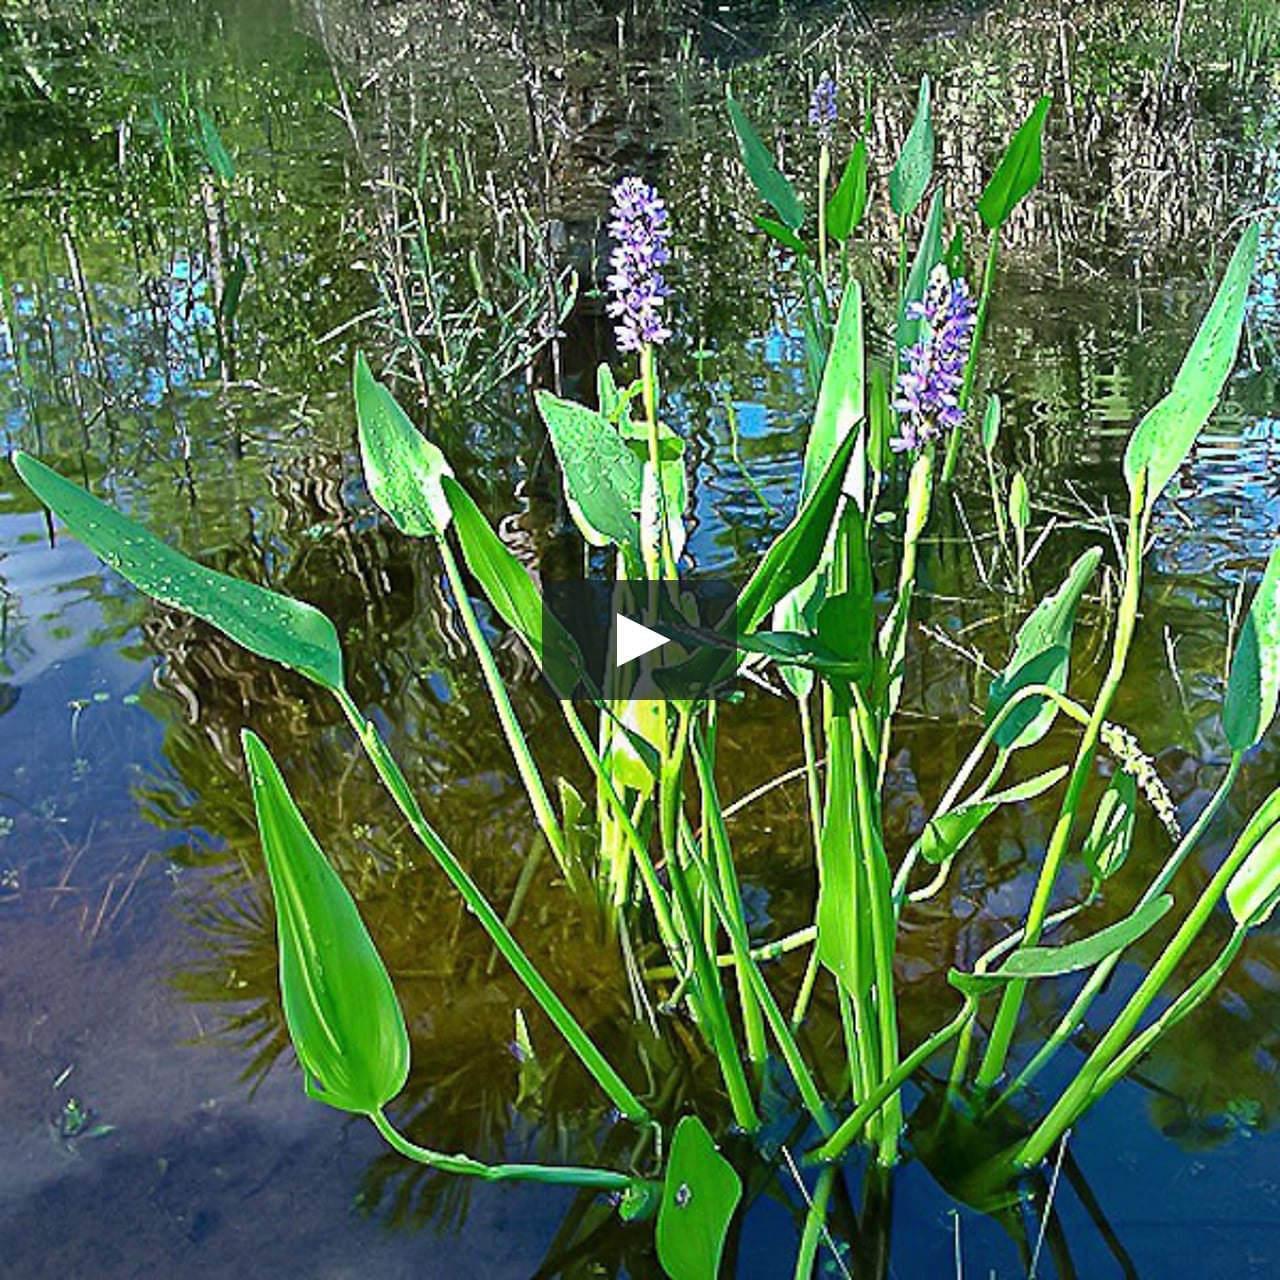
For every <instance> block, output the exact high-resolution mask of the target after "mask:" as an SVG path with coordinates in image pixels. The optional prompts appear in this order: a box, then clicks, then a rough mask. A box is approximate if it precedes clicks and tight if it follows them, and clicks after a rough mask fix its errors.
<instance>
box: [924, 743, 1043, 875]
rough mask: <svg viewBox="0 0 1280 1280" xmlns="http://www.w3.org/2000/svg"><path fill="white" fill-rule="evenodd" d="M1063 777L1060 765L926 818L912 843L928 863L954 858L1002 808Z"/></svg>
mask: <svg viewBox="0 0 1280 1280" xmlns="http://www.w3.org/2000/svg"><path fill="white" fill-rule="evenodd" d="M1066 775H1067V766H1066V765H1060V766H1058V768H1056V769H1050V770H1049V771H1048V772H1047V773H1041V774H1037V775H1036V776H1035V777H1034V778H1028V779H1027V781H1026V782H1021V783H1019V784H1018V785H1017V786H1016V787H1009V788H1007V789H1006V790H1004V791H997V792H996V793H995V794H994V795H989V796H987V797H986V798H985V799H984V800H974V801H972V802H971V803H969V804H962V805H958V806H957V807H956V808H954V809H951V810H949V811H948V812H946V813H940V814H939V815H938V816H937V817H936V818H932V819H930V821H929V822H928V823H927V824H926V826H925V829H924V830H923V831H922V832H921V833H920V839H919V840H918V841H917V842H916V843H917V844H918V845H919V846H920V853H921V855H922V856H923V857H924V858H925V859H926V860H927V861H929V862H946V861H947V860H948V859H949V858H954V857H955V856H956V854H957V853H959V852H960V850H961V849H963V848H964V846H965V845H966V844H967V843H968V842H969V839H970V837H971V836H973V834H974V833H975V832H976V831H977V830H978V828H979V827H980V826H981V825H982V824H983V823H984V822H985V821H986V820H987V819H988V818H989V817H990V816H991V815H992V814H993V813H994V812H995V811H996V810H997V809H998V808H999V807H1000V806H1001V805H1002V804H1021V803H1023V802H1025V801H1027V800H1034V799H1035V798H1036V796H1039V795H1043V794H1044V792H1046V791H1048V790H1049V788H1050V787H1054V786H1056V785H1057V784H1058V783H1059V782H1061V781H1062V779H1063V778H1065V777H1066Z"/></svg>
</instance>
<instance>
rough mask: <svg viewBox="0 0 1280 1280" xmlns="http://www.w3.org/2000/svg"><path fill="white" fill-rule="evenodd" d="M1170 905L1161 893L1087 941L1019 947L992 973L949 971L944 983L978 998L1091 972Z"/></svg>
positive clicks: (1148, 927) (1147, 928)
mask: <svg viewBox="0 0 1280 1280" xmlns="http://www.w3.org/2000/svg"><path fill="white" fill-rule="evenodd" d="M1172 906H1173V898H1172V897H1171V896H1170V895H1169V894H1167V893H1165V894H1161V895H1160V896H1159V897H1157V898H1153V899H1152V900H1151V901H1150V902H1148V903H1145V904H1143V905H1142V906H1139V907H1138V908H1136V909H1135V910H1134V912H1133V913H1132V915H1128V916H1125V918H1124V919H1123V920H1119V921H1117V922H1116V923H1115V924H1112V925H1108V926H1107V927H1106V928H1105V929H1099V930H1098V932H1097V933H1091V934H1090V935H1089V936H1088V937H1087V938H1078V939H1077V940H1076V941H1075V942H1065V943H1063V944H1062V946H1060V947H1023V948H1022V949H1021V950H1019V951H1015V952H1014V953H1013V954H1012V955H1011V956H1010V957H1009V958H1008V959H1007V960H1006V961H1005V962H1004V964H1002V965H1001V966H1000V968H999V969H998V970H997V971H996V972H995V973H963V972H961V971H960V970H958V969H952V970H951V972H950V973H949V974H947V981H948V982H950V983H951V985H952V986H953V987H955V988H956V989H957V990H958V991H962V992H964V994H965V995H982V994H983V993H984V992H986V991H990V990H991V989H992V988H993V987H999V986H1002V985H1003V984H1004V983H1006V982H1012V981H1014V980H1015V979H1017V980H1019V981H1022V980H1025V979H1027V978H1057V977H1061V976H1062V975H1063V974H1068V973H1079V972H1080V971H1081V970H1082V969H1092V968H1093V967H1094V965H1096V964H1101V963H1102V961H1103V960H1106V959H1107V958H1108V957H1109V956H1113V955H1115V954H1116V953H1117V952H1119V951H1123V950H1124V949H1125V947H1128V946H1131V945H1132V944H1133V943H1135V942H1137V941H1138V939H1139V938H1141V937H1142V936H1143V935H1144V934H1147V933H1149V932H1150V931H1151V930H1152V929H1153V928H1155V926H1156V925H1157V924H1158V923H1159V922H1160V920H1161V918H1162V917H1163V916H1164V915H1165V914H1166V912H1168V910H1169V908H1170V907H1172Z"/></svg>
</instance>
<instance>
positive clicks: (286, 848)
mask: <svg viewBox="0 0 1280 1280" xmlns="http://www.w3.org/2000/svg"><path fill="white" fill-rule="evenodd" d="M242 742H243V746H244V756H245V764H246V765H247V767H248V770H249V782H250V785H251V786H252V788H253V805H254V810H255V812H256V813H257V817H258V833H259V835H260V837H261V839H262V852H263V856H264V857H265V858H266V863H267V872H268V874H269V875H270V877H271V891H272V894H273V895H274V897H275V903H276V934H277V938H278V940H279V951H280V993H281V997H282V999H283V1003H284V1016H285V1021H286V1023H287V1024H288V1026H289V1036H290V1038H291V1039H292V1041H293V1047H294V1050H295V1052H296V1053H297V1055H298V1061H299V1062H300V1063H301V1064H302V1070H303V1075H304V1079H305V1081H306V1089H307V1093H308V1094H309V1095H310V1096H311V1097H313V1098H316V1099H318V1100H319V1101H320V1102H324V1103H327V1104H328V1105H329V1106H331V1107H337V1108H338V1109H339V1110H341V1111H354V1112H358V1113H360V1114H363V1115H372V1114H373V1113H374V1112H377V1111H380V1110H381V1109H382V1108H383V1107H384V1106H386V1104H387V1103H388V1102H390V1100H391V1099H392V1098H394V1097H395V1096H396V1094H398V1093H399V1092H400V1090H401V1089H403V1088H404V1083H405V1081H406V1080H407V1079H408V1076H409V1033H408V1031H407V1030H406V1028H405V1023H404V1014H403V1013H402V1012H401V1010H400V1004H399V1001H397V999H396V993H395V991H394V989H393V988H392V986H391V979H390V978H389V977H388V976H387V970H386V968H385V966H384V965H383V963H382V959H381V957H380V956H379V955H378V952H377V949H376V948H375V947H374V945H373V941H372V939H370V937H369V934H368V931H367V930H366V929H365V927H364V921H362V920H361V919H360V913H359V911H357V910H356V904H355V903H354V902H353V901H352V899H351V895H350V894H349V893H348V892H347V890H346V888H345V887H344V886H343V884H342V881H341V880H339V879H338V876H337V874H336V873H335V872H334V870H333V868H332V867H331V866H330V865H329V862H328V860H327V859H326V858H325V856H324V852H323V850H321V848H320V846H319V845H318V844H317V843H316V840H315V837H314V836H313V835H312V834H311V831H310V829H309V828H308V827H307V824H306V822H305V821H304V820H303V817H302V815H301V814H300V813H299V812H298V807H297V805H295V804H294V802H293V797H292V796H291V795H290V794H289V791H288V788H287V787H286V786H285V784H284V779H283V778H281V776H280V771H279V770H278V769H277V768H276V764H275V761H274V760H272V758H271V755H270V753H269V752H268V751H267V749H266V747H265V746H263V744H262V741H261V740H260V739H259V738H258V737H257V736H256V735H255V734H253V733H251V732H250V731H249V730H248V729H246V730H245V731H244V733H243V734H242Z"/></svg>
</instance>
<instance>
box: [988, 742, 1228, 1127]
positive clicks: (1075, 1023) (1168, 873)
mask: <svg viewBox="0 0 1280 1280" xmlns="http://www.w3.org/2000/svg"><path fill="white" fill-rule="evenodd" d="M1243 759H1244V757H1243V754H1242V753H1241V752H1238V751H1237V752H1235V753H1234V754H1233V755H1232V757H1231V763H1230V764H1229V765H1228V766H1227V772H1226V775H1225V776H1224V777H1223V779H1222V781H1221V782H1220V783H1219V784H1218V787H1217V790H1216V791H1215V792H1214V793H1213V795H1212V796H1211V797H1210V798H1209V803H1208V804H1206V805H1205V807H1204V808H1203V809H1202V810H1201V811H1200V816H1199V817H1198V818H1196V820H1195V822H1194V823H1193V824H1192V825H1191V827H1190V828H1189V829H1188V830H1187V831H1186V833H1185V834H1184V835H1183V837H1182V839H1181V840H1180V841H1179V842H1178V844H1177V846H1176V847H1175V848H1174V850H1173V852H1172V853H1171V854H1170V855H1169V857H1168V859H1167V860H1166V862H1165V864H1164V866H1163V867H1161V869H1160V874H1159V875H1157V876H1156V878H1155V879H1154V880H1152V882H1151V883H1150V884H1149V885H1148V886H1147V889H1146V891H1145V892H1144V893H1143V895H1142V898H1141V899H1140V900H1139V902H1138V905H1137V907H1135V908H1134V910H1141V908H1143V907H1145V906H1146V905H1147V904H1148V903H1149V902H1151V901H1152V900H1153V899H1155V898H1158V897H1159V896H1160V895H1161V894H1162V893H1163V892H1164V891H1165V890H1166V889H1167V888H1168V887H1169V885H1170V883H1171V882H1172V880H1173V878H1174V876H1175V875H1176V874H1177V872H1178V869H1179V867H1181V866H1182V864H1183V862H1185V861H1186V859H1187V856H1188V855H1189V854H1190V853H1191V851H1192V850H1193V849H1194V848H1195V847H1196V845H1197V844H1198V843H1199V841H1200V838H1201V837H1202V836H1203V835H1204V833H1205V831H1206V830H1207V829H1208V827H1209V824H1210V823H1211V822H1212V821H1213V819H1214V817H1215V815H1216V814H1217V812H1218V810H1219V809H1220V808H1221V807H1222V804H1223V802H1224V801H1225V800H1226V798H1227V794H1228V793H1229V792H1230V790H1231V788H1232V787H1233V786H1234V785H1235V781H1236V776H1237V775H1238V774H1239V772H1240V764H1241V761H1242V760H1243ZM1120 956H1121V953H1120V952H1117V953H1116V954H1115V955H1112V956H1108V957H1107V958H1106V959H1105V960H1104V961H1103V962H1102V963H1101V964H1100V965H1098V967H1097V968H1096V969H1094V971H1093V972H1092V973H1091V974H1090V975H1089V980H1088V981H1087V982H1086V983H1085V984H1084V986H1083V987H1082V988H1081V989H1080V992H1079V994H1078V995H1077V996H1076V998H1075V999H1074V1000H1073V1001H1072V1002H1071V1007H1070V1008H1069V1009H1068V1010H1067V1011H1066V1013H1064V1014H1063V1015H1062V1018H1061V1019H1060V1020H1059V1022H1058V1025H1057V1026H1056V1027H1054V1029H1053V1033H1052V1034H1051V1035H1050V1036H1049V1038H1048V1039H1047V1040H1046V1041H1045V1042H1044V1044H1043V1045H1042V1046H1041V1047H1040V1049H1039V1051H1038V1052H1037V1053H1036V1055H1035V1056H1034V1057H1033V1058H1032V1059H1031V1061H1030V1062H1028V1063H1027V1065H1026V1066H1025V1067H1023V1069H1022V1071H1021V1072H1020V1073H1019V1074H1018V1076H1017V1078H1016V1079H1015V1080H1014V1081H1013V1083H1012V1084H1011V1085H1010V1086H1009V1087H1008V1088H1007V1089H1006V1090H1005V1091H1004V1093H1002V1094H1001V1095H1000V1097H999V1098H998V1099H997V1100H996V1104H995V1105H996V1107H1001V1106H1003V1105H1004V1104H1005V1103H1006V1102H1007V1101H1009V1099H1010V1098H1012V1097H1013V1095H1014V1094H1016V1093H1018V1092H1020V1091H1021V1090H1022V1089H1025V1088H1026V1087H1027V1085H1029V1084H1030V1083H1031V1082H1032V1080H1034V1079H1035V1078H1036V1076H1038V1075H1039V1074H1040V1072H1041V1071H1042V1070H1043V1069H1044V1067H1045V1066H1046V1065H1047V1064H1048V1062H1049V1060H1050V1059H1051V1058H1052V1057H1053V1056H1054V1054H1055V1053H1057V1051H1058V1050H1059V1049H1060V1048H1062V1046H1063V1045H1064V1044H1066V1043H1067V1041H1069V1040H1070V1039H1071V1037H1072V1036H1073V1035H1075V1033H1076V1029H1077V1028H1078V1027H1079V1026H1080V1024H1081V1023H1082V1022H1083V1021H1084V1019H1085V1016H1086V1015H1087V1014H1088V1012H1089V1006H1090V1005H1091V1004H1092V1003H1093V1001H1094V998H1095V997H1096V996H1097V994H1098V992H1099V991H1101V990H1102V988H1103V986H1104V985H1105V984H1106V981H1107V979H1108V978H1109V977H1110V976H1111V972H1112V970H1113V969H1114V968H1115V967H1116V965H1118V964H1119V963H1120Z"/></svg>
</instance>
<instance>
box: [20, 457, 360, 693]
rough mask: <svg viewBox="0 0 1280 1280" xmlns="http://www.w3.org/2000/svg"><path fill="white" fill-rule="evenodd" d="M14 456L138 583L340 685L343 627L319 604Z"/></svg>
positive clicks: (49, 502)
mask: <svg viewBox="0 0 1280 1280" xmlns="http://www.w3.org/2000/svg"><path fill="white" fill-rule="evenodd" d="M13 464H14V466H15V467H16V468H17V471H18V474H19V475H20V476H21V477H22V479H23V480H24V481H25V482H26V484H27V487H28V488H29V489H30V490H31V491H32V492H33V493H34V494H35V495H36V497H37V498H39V499H40V501H41V502H43V503H44V504H45V506H47V507H48V508H49V509H50V510H51V511H52V512H53V513H54V514H55V515H56V516H58V518H59V519H60V520H62V522H63V523H64V524H65V525H66V526H67V528H68V529H69V530H70V531H71V532H72V533H73V534H75V536H76V537H77V538H79V539H80V541H81V542H83V543H84V544H85V546H87V547H88V548H89V550H90V551H92V552H93V553H94V554H95V555H97V556H99V557H101V559H103V560H104V561H105V562H106V563H107V564H108V565H110V566H111V568H113V569H114V570H115V571H116V572H117V573H119V574H120V575H121V576H122V577H124V578H127V579H128V580H129V581H130V582H132V583H133V585H134V586H135V587H137V588H138V589H139V590H140V591H144V592H146V594H147V595H149V596H151V597H152V599H154V600H158V601H159V602H160V603H161V604H167V605H171V606H172V607H173V608H175V609H182V610H185V611H186V612H187V613H190V614H194V615H195V616H196V617H197V618H202V619H203V620H204V621H205V622H208V623H209V624H210V625H212V626H215V627H217V628H218V630H219V631H222V632H225V633H226V634H227V635H228V636H230V637H231V639H232V640H234V641H235V642H236V643H237V644H240V645H243V646H244V647H245V648H246V649H248V650H249V652H250V653H256V654H257V655H258V656H259V657H262V658H270V659H271V660H272V661H273V662H280V663H283V664H284V665H285V666H287V667H292V668H293V669H294V670H295V671H299V672H301V673H302V674H303V675H304V676H306V677H307V678H308V679H310V680H314V681H315V682H316V683H317V684H320V685H323V686H324V687H325V688H326V689H333V690H337V689H340V688H341V687H342V649H341V648H340V646H339V644H338V633H337V632H336V631H335V630H334V626H333V623H332V622H330V621H329V619H328V618H326V617H325V616H324V614H323V613H321V612H320V611H319V609H315V608H312V606H311V605H309V604H303V603H302V601H300V600H293V599H291V598H290V597H289V596H282V595H279V594H277V593H276V592H274V591H268V590H267V589H266V588H265V587H259V586H257V585H255V584H254V583H251V582H241V581H240V579H238V578H231V577H228V576H227V575H226V574H225V573H218V572H217V571H216V570H213V569H206V568H205V567H204V566H203V565H199V564H196V562H195V561H194V560H189V559H187V557H186V556H184V555H182V553H181V552H178V551H175V550H173V548H172V547H168V546H166V545H165V544H164V543H163V542H161V541H160V540H159V539H158V538H156V537H154V536H153V535H152V534H150V533H148V532H147V530H146V529H144V528H143V527H142V526H141V525H139V524H135V523H134V522H133V521H132V520H130V519H128V518H127V517H125V516H122V515H121V514H120V513H119V512H118V511H116V510H115V509H114V508H112V507H109V506H107V504H106V503H105V502H100V501H99V500H98V499H97V498H95V497H94V496H93V495H92V494H90V493H87V492H86V491H85V490H84V489H82V488H80V486H79V485H77V484H72V483H71V481H70V480H64V479H63V478H62V477H61V476H60V475H58V473H57V472H56V471H51V470H50V469H49V468H48V467H46V466H45V465H44V463H42V462H38V461H36V459H35V458H32V457H30V456H29V455H28V454H25V453H18V454H16V455H15V456H14V459H13Z"/></svg>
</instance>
